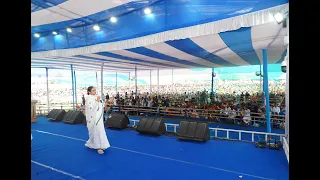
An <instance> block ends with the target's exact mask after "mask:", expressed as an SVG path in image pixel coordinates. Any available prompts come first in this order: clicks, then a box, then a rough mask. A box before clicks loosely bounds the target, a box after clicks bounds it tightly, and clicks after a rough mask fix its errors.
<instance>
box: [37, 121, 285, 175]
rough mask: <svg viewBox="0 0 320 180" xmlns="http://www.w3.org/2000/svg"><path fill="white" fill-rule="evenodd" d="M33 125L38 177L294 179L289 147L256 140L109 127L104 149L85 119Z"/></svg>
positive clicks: (43, 122) (42, 122)
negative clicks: (93, 145)
mask: <svg viewBox="0 0 320 180" xmlns="http://www.w3.org/2000/svg"><path fill="white" fill-rule="evenodd" d="M31 128H32V135H33V140H32V155H31V166H32V172H31V174H32V179H33V180H50V179H52V180H60V179H61V180H62V179H65V180H67V179H86V180H100V179H112V180H128V179H131V180H134V179H139V180H163V179H169V180H178V179H184V180H202V179H213V180H232V179H239V176H241V175H242V178H243V179H245V180H258V179H278V180H287V179H289V177H288V176H289V175H288V162H287V160H286V156H285V153H284V151H283V150H280V151H277V150H270V149H260V148H256V147H255V146H254V144H252V143H245V142H239V141H226V140H209V141H208V142H207V143H194V142H184V141H179V140H177V139H176V138H175V137H169V136H165V135H164V136H160V137H151V136H143V135H139V134H138V133H137V132H136V131H133V130H121V131H120V130H109V129H107V130H106V131H107V135H108V138H109V141H110V144H111V148H110V149H108V150H106V151H105V154H103V155H99V154H98V153H97V152H96V151H94V150H90V149H88V148H86V147H85V146H84V143H85V141H86V140H87V138H88V132H87V128H86V126H84V125H69V124H64V123H62V122H48V121H47V120H46V118H45V117H38V121H37V122H36V123H33V124H32V125H31Z"/></svg>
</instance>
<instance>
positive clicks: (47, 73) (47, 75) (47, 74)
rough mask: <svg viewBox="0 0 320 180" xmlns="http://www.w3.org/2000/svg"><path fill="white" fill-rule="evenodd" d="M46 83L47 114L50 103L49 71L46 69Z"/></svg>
mask: <svg viewBox="0 0 320 180" xmlns="http://www.w3.org/2000/svg"><path fill="white" fill-rule="evenodd" d="M46 81H47V104H48V114H49V112H50V101H49V69H48V68H46Z"/></svg>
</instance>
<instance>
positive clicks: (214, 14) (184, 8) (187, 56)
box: [31, 0, 288, 72]
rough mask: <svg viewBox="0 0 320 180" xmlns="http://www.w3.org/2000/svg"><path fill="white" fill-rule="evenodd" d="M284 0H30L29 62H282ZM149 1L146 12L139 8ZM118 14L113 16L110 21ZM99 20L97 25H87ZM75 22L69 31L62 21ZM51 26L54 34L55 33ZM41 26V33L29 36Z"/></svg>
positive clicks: (123, 67) (91, 65) (82, 66)
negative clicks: (279, 13)
mask: <svg viewBox="0 0 320 180" xmlns="http://www.w3.org/2000/svg"><path fill="white" fill-rule="evenodd" d="M287 5H288V0H248V1H243V0H241V1H240V0H232V1H231V0H225V1H220V0H110V1H105V0H90V1H87V0H32V2H31V11H32V13H31V17H32V21H31V33H32V34H31V39H32V47H31V51H32V53H31V57H32V59H31V67H47V68H61V69H70V64H72V65H73V68H74V69H78V70H88V69H92V70H99V69H101V64H102V62H104V69H106V70H108V71H122V72H125V71H132V70H133V69H134V67H135V66H137V68H138V70H152V69H158V68H160V69H178V68H179V69H180V68H199V67H205V68H206V67H207V68H209V67H210V68H212V67H231V66H245V65H258V64H260V63H261V62H262V49H267V51H268V62H269V63H280V62H281V61H282V60H283V59H284V57H285V55H286V48H287V46H286V45H284V37H285V36H286V28H284V27H283V26H282V24H278V23H277V22H276V21H274V20H270V19H272V18H273V17H272V16H271V17H268V14H266V13H269V16H270V12H276V11H285V10H287V9H288V7H287ZM146 7H148V8H150V9H151V10H152V14H151V15H144V14H143V9H144V8H146ZM112 16H114V17H117V22H116V23H111V22H110V21H109V19H110V17H112ZM95 24H98V25H99V26H100V27H101V31H98V32H95V31H94V30H93V29H92V26H93V25H95ZM67 27H69V28H72V33H68V32H66V28H67ZM52 31H56V32H58V35H52ZM34 33H39V34H40V35H41V37H40V38H36V37H34V36H33V34H34Z"/></svg>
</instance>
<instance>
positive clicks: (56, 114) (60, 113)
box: [47, 109, 66, 121]
mask: <svg viewBox="0 0 320 180" xmlns="http://www.w3.org/2000/svg"><path fill="white" fill-rule="evenodd" d="M65 115H66V111H65V110H64V109H53V110H51V111H50V112H49V114H48V115H47V119H48V120H50V121H62V120H63V118H64V116H65Z"/></svg>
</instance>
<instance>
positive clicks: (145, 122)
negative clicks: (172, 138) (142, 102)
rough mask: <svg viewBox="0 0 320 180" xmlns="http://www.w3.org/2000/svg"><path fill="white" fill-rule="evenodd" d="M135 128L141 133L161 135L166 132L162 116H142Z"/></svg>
mask: <svg viewBox="0 0 320 180" xmlns="http://www.w3.org/2000/svg"><path fill="white" fill-rule="evenodd" d="M136 130H137V131H138V132H139V133H142V134H151V135H156V136H161V135H163V134H164V133H165V132H166V126H165V124H164V120H163V119H162V118H154V117H143V118H141V120H140V121H139V124H138V126H137V129H136Z"/></svg>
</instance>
